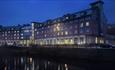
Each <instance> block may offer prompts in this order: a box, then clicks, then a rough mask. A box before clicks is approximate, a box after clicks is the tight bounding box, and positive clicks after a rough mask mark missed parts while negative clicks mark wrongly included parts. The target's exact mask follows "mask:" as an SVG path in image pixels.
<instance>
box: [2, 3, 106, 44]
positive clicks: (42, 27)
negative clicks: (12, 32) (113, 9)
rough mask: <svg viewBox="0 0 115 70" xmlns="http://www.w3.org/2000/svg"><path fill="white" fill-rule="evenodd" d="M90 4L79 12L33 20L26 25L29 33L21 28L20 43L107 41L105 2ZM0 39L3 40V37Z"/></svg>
mask: <svg viewBox="0 0 115 70" xmlns="http://www.w3.org/2000/svg"><path fill="white" fill-rule="evenodd" d="M90 5H91V8H89V9H86V10H83V11H80V12H77V13H73V14H66V15H64V16H62V17H59V18H56V19H53V20H47V21H45V22H42V23H40V22H32V25H31V26H26V27H27V28H26V32H28V34H27V33H23V32H24V30H25V29H24V28H21V32H20V38H19V39H20V44H22V45H24V44H26V45H29V44H38V45H55V44H58V45H60V44H78V45H82V44H96V43H105V37H106V36H105V35H106V34H105V33H106V19H105V17H104V13H103V2H102V1H97V2H94V3H91V4H90ZM27 30H29V31H27ZM25 34H26V35H25ZM0 35H1V34H0ZM27 36H28V37H27ZM0 39H1V40H2V38H0ZM5 40H6V39H5Z"/></svg>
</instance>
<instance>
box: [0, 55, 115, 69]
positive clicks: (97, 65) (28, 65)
mask: <svg viewBox="0 0 115 70" xmlns="http://www.w3.org/2000/svg"><path fill="white" fill-rule="evenodd" d="M0 70H115V64H114V62H84V61H82V60H81V61H78V60H67V59H63V60H61V58H56V59H52V58H42V57H36V56H34V57H29V56H4V57H0Z"/></svg>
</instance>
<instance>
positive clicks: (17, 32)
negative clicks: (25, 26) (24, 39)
mask: <svg viewBox="0 0 115 70" xmlns="http://www.w3.org/2000/svg"><path fill="white" fill-rule="evenodd" d="M19 32H20V31H4V32H1V33H3V34H5V33H7V34H8V33H19Z"/></svg>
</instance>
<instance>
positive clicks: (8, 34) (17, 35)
mask: <svg viewBox="0 0 115 70" xmlns="http://www.w3.org/2000/svg"><path fill="white" fill-rule="evenodd" d="M19 35H20V34H2V36H19Z"/></svg>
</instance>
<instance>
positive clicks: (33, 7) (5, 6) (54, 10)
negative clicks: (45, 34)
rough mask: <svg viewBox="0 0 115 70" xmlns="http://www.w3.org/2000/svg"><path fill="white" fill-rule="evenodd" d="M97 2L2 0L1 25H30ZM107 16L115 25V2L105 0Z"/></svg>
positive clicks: (88, 0) (83, 0)
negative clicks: (32, 22)
mask: <svg viewBox="0 0 115 70" xmlns="http://www.w3.org/2000/svg"><path fill="white" fill-rule="evenodd" d="M94 1H96V0H0V25H4V26H6V25H8V26H10V25H18V24H28V23H29V24H30V22H31V21H39V22H42V21H45V20H47V19H54V18H57V17H60V16H63V15H64V14H67V13H74V12H78V11H81V10H84V9H87V8H89V7H90V6H89V4H90V3H92V2H94ZM103 1H104V2H105V4H104V9H105V10H104V11H105V15H106V17H107V19H108V22H109V23H114V24H115V20H114V16H115V0H103Z"/></svg>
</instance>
